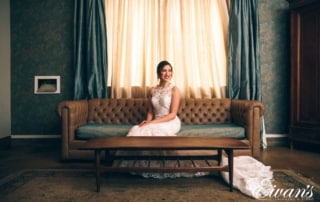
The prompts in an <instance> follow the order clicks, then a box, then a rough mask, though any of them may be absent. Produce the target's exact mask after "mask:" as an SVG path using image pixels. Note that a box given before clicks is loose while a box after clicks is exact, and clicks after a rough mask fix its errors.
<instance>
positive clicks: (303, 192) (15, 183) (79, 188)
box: [0, 169, 320, 202]
mask: <svg viewBox="0 0 320 202" xmlns="http://www.w3.org/2000/svg"><path fill="white" fill-rule="evenodd" d="M273 184H274V187H275V191H274V192H273V193H270V197H268V198H265V199H262V200H263V201H288V200H290V201H320V189H319V186H318V185H317V184H315V183H313V182H312V181H310V180H308V179H306V178H303V177H302V176H300V175H298V174H296V173H294V172H293V171H290V170H275V171H274V182H273ZM95 190H96V186H95V175H94V171H92V170H61V169H57V170H23V171H21V172H19V173H16V174H14V175H10V176H7V177H5V178H3V179H1V180H0V201H2V202H7V201H8V202H20V201H23V202H28V201H30V202H31V201H32V202H36V201H55V202H59V201H63V202H73V201H75V202H78V201H80V202H81V201H84V202H87V201H112V202H116V201H137V202H143V201H162V202H168V201H183V202H185V201H223V202H224V201H254V200H255V199H253V198H250V197H248V196H246V195H244V194H242V193H241V192H239V191H238V190H234V191H233V192H229V188H228V186H227V184H226V183H225V182H224V181H223V180H222V179H221V177H219V176H218V175H211V176H205V177H199V178H178V179H162V180H159V179H144V178H142V177H140V176H134V175H130V174H106V175H103V178H102V183H101V191H100V193H97V192H96V191H95Z"/></svg>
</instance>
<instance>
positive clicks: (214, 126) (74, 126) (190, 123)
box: [58, 98, 265, 160]
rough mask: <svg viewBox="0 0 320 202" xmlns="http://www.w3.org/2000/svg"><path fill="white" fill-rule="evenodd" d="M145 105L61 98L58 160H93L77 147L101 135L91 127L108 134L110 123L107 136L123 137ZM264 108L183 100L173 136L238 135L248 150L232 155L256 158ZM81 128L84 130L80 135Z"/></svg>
mask: <svg viewBox="0 0 320 202" xmlns="http://www.w3.org/2000/svg"><path fill="white" fill-rule="evenodd" d="M146 105H147V100H146V99H137V98H132V99H91V100H79V101H70V100H69V101H62V102H61V103H60V104H59V105H58V113H59V115H60V117H61V123H62V134H61V135H62V138H61V139H62V141H61V143H62V151H61V152H62V153H61V158H62V160H69V159H93V157H94V154H93V152H92V151H86V150H81V149H80V147H81V146H82V145H83V144H84V143H85V142H86V141H87V140H88V139H91V138H96V137H101V135H102V136H103V135H104V133H105V132H104V130H100V129H99V130H98V132H97V130H95V129H96V128H101V127H102V128H106V130H108V132H109V133H110V128H108V127H111V126H112V127H113V128H112V129H111V131H113V132H111V135H113V136H116V135H121V136H125V135H126V133H127V131H128V130H129V128H130V127H131V126H132V125H133V124H137V123H139V122H141V121H142V120H144V118H145V114H146ZM264 111H265V109H264V105H263V103H261V102H259V101H251V100H250V101H249V100H231V99H217V98H212V99H183V100H181V104H180V108H179V112H178V116H179V118H180V120H181V123H182V128H181V131H180V132H179V133H178V134H177V135H185V136H201V135H206V136H212V137H234V138H238V139H241V140H242V141H245V142H248V143H249V145H250V149H248V150H239V151H235V155H250V156H253V157H256V158H257V157H259V155H260V118H261V116H262V115H263V114H264ZM88 128H89V130H87V129H88ZM239 129H240V130H239ZM81 130H82V131H86V132H87V133H85V135H84V136H82V137H81V135H80V133H81ZM90 130H92V132H90ZM88 131H89V132H88ZM242 131H243V132H242ZM106 133H107V132H106ZM240 133H243V134H242V135H243V136H241V134H240ZM97 135H98V136H97ZM108 136H110V134H109V135H108Z"/></svg>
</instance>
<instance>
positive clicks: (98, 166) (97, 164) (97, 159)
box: [94, 149, 101, 192]
mask: <svg viewBox="0 0 320 202" xmlns="http://www.w3.org/2000/svg"><path fill="white" fill-rule="evenodd" d="M94 153H95V157H96V186H97V192H100V160H101V159H100V158H101V150H100V149H96V150H95V151H94Z"/></svg>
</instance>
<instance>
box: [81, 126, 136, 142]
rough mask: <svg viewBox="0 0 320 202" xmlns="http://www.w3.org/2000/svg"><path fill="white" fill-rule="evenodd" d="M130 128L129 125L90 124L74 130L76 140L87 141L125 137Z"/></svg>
mask: <svg viewBox="0 0 320 202" xmlns="http://www.w3.org/2000/svg"><path fill="white" fill-rule="evenodd" d="M131 127H132V125H131V124H97V123H90V124H86V125H84V126H81V127H79V128H78V129H77V130H76V138H77V139H81V140H88V139H92V138H101V137H112V136H126V135H127V134H128V132H129V130H130V128H131Z"/></svg>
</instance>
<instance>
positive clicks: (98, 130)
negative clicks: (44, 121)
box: [76, 123, 245, 140]
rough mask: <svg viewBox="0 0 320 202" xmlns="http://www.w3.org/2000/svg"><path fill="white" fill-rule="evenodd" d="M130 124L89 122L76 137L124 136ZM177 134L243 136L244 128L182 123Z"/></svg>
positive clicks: (78, 130)
mask: <svg viewBox="0 0 320 202" xmlns="http://www.w3.org/2000/svg"><path fill="white" fill-rule="evenodd" d="M131 127H132V125H130V124H96V123H91V124H87V125H84V126H81V127H79V128H78V129H77V130H76V138H77V139H84V140H87V139H92V138H99V137H113V136H126V135H127V134H128V132H129V130H130V128H131ZM177 135H178V136H208V137H232V138H239V139H242V138H245V129H244V128H243V127H241V126H238V125H236V124H203V125H200V124H199V125H182V126H181V130H180V131H179V132H178V133H177Z"/></svg>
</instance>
